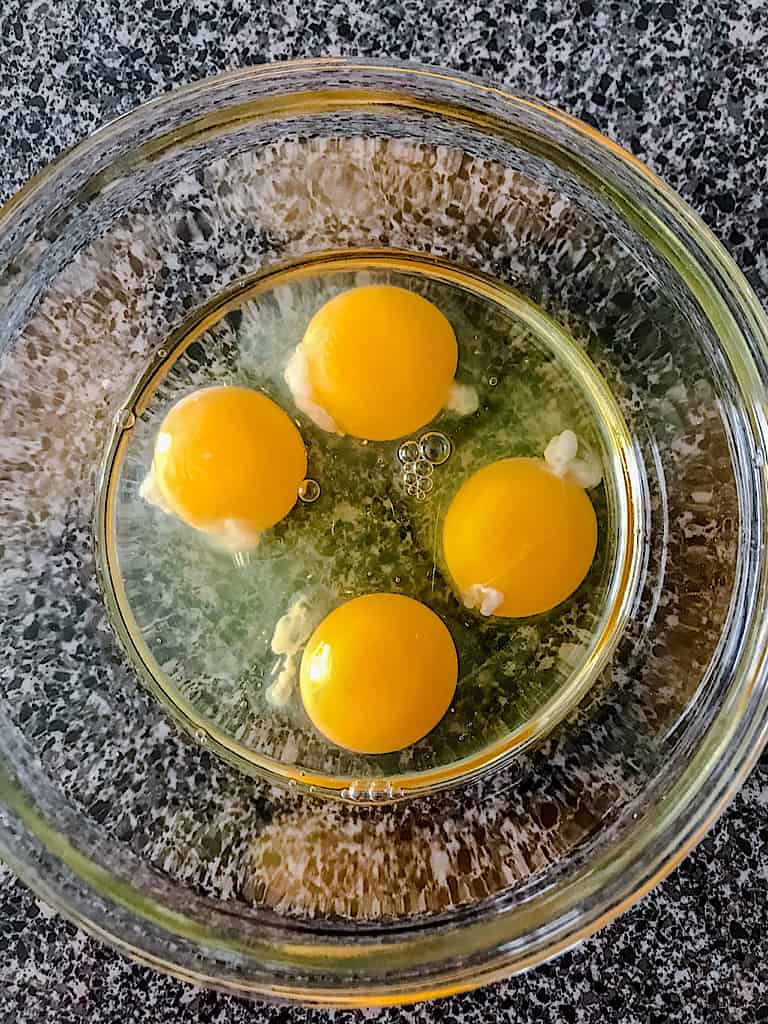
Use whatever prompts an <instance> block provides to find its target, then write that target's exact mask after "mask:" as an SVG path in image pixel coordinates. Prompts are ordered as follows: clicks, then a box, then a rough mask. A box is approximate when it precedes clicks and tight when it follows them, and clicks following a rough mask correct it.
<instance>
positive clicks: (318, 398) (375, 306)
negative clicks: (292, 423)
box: [289, 285, 458, 441]
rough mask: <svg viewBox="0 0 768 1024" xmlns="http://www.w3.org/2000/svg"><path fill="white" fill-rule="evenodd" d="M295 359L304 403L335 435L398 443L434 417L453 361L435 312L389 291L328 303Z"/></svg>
mask: <svg viewBox="0 0 768 1024" xmlns="http://www.w3.org/2000/svg"><path fill="white" fill-rule="evenodd" d="M300 355H301V357H302V359H303V361H304V366H305V368H306V386H307V388H308V394H307V395H305V396H303V397H304V398H305V399H308V400H309V401H310V402H311V403H312V404H313V405H314V406H315V407H319V409H320V410H321V411H322V412H324V413H325V414H327V416H328V417H330V419H331V420H332V423H333V428H335V429H336V430H337V431H338V432H340V433H345V434H351V435H352V436H353V437H359V438H363V439H366V440H370V441H389V440H393V439H394V438H398V437H403V436H404V435H406V434H409V433H411V432H413V431H415V430H418V429H419V428H420V427H423V426H424V425H425V424H426V423H429V422H430V420H432V419H434V418H435V416H436V415H437V414H438V412H439V411H440V410H441V409H442V408H443V407H444V406H445V405H446V402H447V401H448V398H449V393H450V391H451V386H452V385H453V377H454V374H455V373H456V364H457V361H458V349H457V345H456V336H455V334H454V333H453V328H452V327H451V325H450V323H449V322H448V320H447V319H446V318H445V317H444V316H443V314H442V313H441V312H440V310H439V309H438V308H437V307H436V306H434V305H433V304H432V303H431V302H428V301H427V299H424V298H422V297H421V296H420V295H416V294H415V293H414V292H409V291H406V289H404V288H397V287H394V286H392V285H367V286H364V287H361V288H353V289H351V290H350V291H346V292H342V293H341V294H340V295H337V296H336V297H335V298H333V299H331V300H330V302H327V303H326V304H325V305H324V306H323V307H322V308H321V309H320V310H318V312H317V313H316V314H315V315H314V316H313V318H312V320H311V321H310V323H309V326H308V327H307V330H306V333H305V335H304V338H303V340H302V343H301V346H300ZM289 383H290V381H289ZM292 390H294V395H295V397H296V398H297V401H299V396H298V395H297V394H296V389H295V388H293V387H292ZM305 411H307V410H305ZM310 415H311V413H310ZM317 421H318V422H319V420H317Z"/></svg>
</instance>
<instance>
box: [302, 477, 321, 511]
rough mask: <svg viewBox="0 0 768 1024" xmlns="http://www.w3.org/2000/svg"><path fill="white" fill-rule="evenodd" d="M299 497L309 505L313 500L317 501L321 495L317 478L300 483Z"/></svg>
mask: <svg viewBox="0 0 768 1024" xmlns="http://www.w3.org/2000/svg"><path fill="white" fill-rule="evenodd" d="M299 497H300V498H301V500H302V501H303V502H306V504H307V505H311V504H312V502H313V501H317V499H318V498H319V497H320V484H319V483H318V482H317V480H310V479H309V478H307V479H306V480H302V481H301V483H300V484H299Z"/></svg>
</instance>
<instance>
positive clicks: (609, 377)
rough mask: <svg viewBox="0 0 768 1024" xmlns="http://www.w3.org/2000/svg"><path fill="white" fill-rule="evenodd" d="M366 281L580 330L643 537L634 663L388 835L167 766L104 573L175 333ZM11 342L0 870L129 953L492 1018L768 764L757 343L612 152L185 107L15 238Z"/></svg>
mask: <svg viewBox="0 0 768 1024" xmlns="http://www.w3.org/2000/svg"><path fill="white" fill-rule="evenodd" d="M371 247H373V248H382V249H389V250H391V249H396V250H404V251H406V252H408V253H412V254H413V253H415V254H421V255H423V256H427V257H435V258H437V259H438V260H440V261H447V263H448V264H449V265H451V266H458V267H461V268H464V269H465V270H468V271H471V272H473V273H478V274H481V275H489V276H490V278H491V279H493V280H495V281H497V282H499V283H500V284H501V285H502V286H505V287H511V288H513V289H515V291H516V292H517V293H518V294H519V295H521V296H523V297H524V298H525V299H527V300H528V301H529V302H531V303H533V304H534V305H535V306H536V307H538V308H539V309H540V310H542V311H543V313H544V314H546V315H548V316H549V317H550V318H551V320H552V321H554V322H555V323H556V324H559V325H561V326H562V327H563V328H565V330H567V331H568V332H570V334H571V335H572V337H574V338H575V339H576V341H577V342H578V343H579V345H580V346H581V347H582V349H583V352H584V353H585V355H586V356H588V357H589V358H590V359H591V360H592V362H593V363H594V364H595V365H596V366H597V368H598V369H599V370H600V372H601V373H602V375H603V378H604V380H605V381H606V382H607V383H608V386H609V388H610V390H611V392H612V394H613V398H614V400H615V401H616V403H617V405H618V408H619V410H620V412H621V414H622V416H623V419H624V421H625V422H626V424H627V429H628V431H629V435H630V438H631V445H632V448H633V453H634V462H633V464H634V465H637V466H638V467H639V470H638V476H637V481H636V482H635V484H633V486H635V485H636V490H638V493H639V495H640V497H639V498H638V499H637V500H636V501H635V512H636V514H637V515H638V516H639V517H641V522H640V525H639V526H638V536H641V538H642V544H641V545H639V547H638V550H641V551H642V563H641V565H640V566H639V570H638V574H637V575H638V585H637V587H636V588H634V589H633V590H632V595H631V605H630V606H629V607H628V608H627V621H626V624H625V625H624V626H623V629H622V631H621V636H620V638H619V639H618V643H617V644H616V645H615V647H614V648H613V651H612V653H611V655H610V658H609V659H608V660H607V662H606V664H604V665H603V667H602V672H601V674H600V677H599V679H597V680H596V681H595V682H594V683H593V684H592V686H591V689H589V692H588V694H587V695H586V697H585V698H584V699H583V700H582V701H581V703H580V704H579V706H578V707H577V708H576V709H572V710H571V711H570V713H569V714H568V715H567V716H566V718H565V719H564V720H563V721H562V722H560V724H559V725H558V726H557V727H556V728H555V729H554V731H553V732H551V733H550V735H549V737H548V738H547V739H546V741H545V742H543V743H541V744H540V745H538V746H537V747H531V748H528V749H525V750H521V752H520V753H518V755H517V756H516V757H515V759H514V760H512V761H507V762H506V763H505V764H504V765H503V767H502V768H501V769H500V770H499V771H497V772H496V773H495V774H494V775H493V776H491V777H487V778H484V779H482V780H479V781H476V782H474V783H473V784H472V785H466V786H464V787H461V788H458V789H454V790H452V791H450V792H442V793H438V794H434V795H431V796H429V797H423V798H419V799H415V800H411V801H407V802H403V803H398V804H391V805H387V806H369V805H362V804H358V803H356V802H354V801H353V802H347V803H338V802H335V803H332V802H329V801H326V800H321V799H319V798H317V797H315V796H313V795H311V794H309V793H307V792H303V791H299V790H298V789H294V791H293V792H291V791H290V790H286V789H283V788H280V789H278V788H274V787H273V786H272V785H271V783H270V780H269V779H265V778H261V779H260V778H255V777H249V776H248V775H246V774H243V773H242V772H241V771H239V770H237V768H236V767H234V766H233V765H231V764H230V763H229V762H227V761H226V760H224V759H222V758H220V757H218V756H216V753H214V750H213V749H212V746H211V743H210V737H206V736H203V737H202V739H203V740H205V742H198V741H197V740H196V739H195V737H194V736H190V735H188V734H187V733H186V732H184V731H182V730H178V729H177V728H176V727H175V725H174V724H173V722H172V721H171V720H170V719H169V717H168V714H167V711H166V709H165V708H164V707H163V706H162V705H161V704H160V702H158V701H157V700H155V699H154V698H153V697H152V696H151V695H150V693H149V692H148V691H147V689H146V688H145V687H144V686H143V685H141V682H140V680H139V678H138V676H137V674H136V672H135V670H134V668H133V667H132V664H131V662H130V661H129V660H128V659H127V657H126V654H125V653H124V650H123V648H122V647H121V646H120V644H119V642H118V640H117V638H116V636H115V633H114V632H113V630H112V628H111V625H110V619H109V616H108V613H107V609H106V608H105V602H104V597H103V593H104V591H103V589H102V587H101V584H100V580H99V578H98V571H97V560H96V553H95V543H94V521H95V515H96V484H97V478H98V475H99V472H100V469H101V465H102V460H103V455H104V451H105V446H106V444H107V441H108V438H109V436H110V433H111V432H112V430H113V429H114V423H115V421H116V417H118V418H119V417H122V416H124V415H125V400H126V396H128V395H129V394H130V392H131V389H132V388H133V386H134V384H135V382H136V380H137V379H138V378H139V377H140V376H141V374H143V373H145V372H146V371H147V367H148V366H149V365H150V364H151V363H152V360H153V359H154V358H156V357H158V358H163V357H162V356H161V355H159V354H158V353H159V350H160V349H163V348H164V347H165V346H166V345H167V343H168V339H169V338H173V337H174V336H175V332H177V331H178V330H179V328H180V327H181V325H182V324H183V323H185V322H186V318H187V317H189V316H190V315H191V314H193V312H194V310H196V309H199V308H202V307H204V306H205V305H206V304H207V303H209V302H212V301H216V300H217V299H218V298H219V297H220V296H221V295H222V293H224V292H225V291H226V289H228V288H229V287H230V286H232V285H234V284H235V283H236V282H238V281H240V280H242V279H245V278H248V277H249V275H254V274H259V273H261V272H263V271H268V270H269V269H270V267H273V266H275V265H278V264H281V263H286V262H291V261H297V260H302V259H304V258H306V257H308V256H312V255H316V254H317V253H320V252H330V251H335V252H339V251H342V252H346V251H349V250H350V249H357V248H371ZM0 332H1V333H0V479H1V480H2V490H1V491H0V553H1V554H2V559H1V560H0V610H1V611H2V614H1V615H0V637H1V639H2V651H3V664H2V669H1V670H0V672H1V673H2V676H1V678H2V694H1V695H0V803H1V804H2V808H3V809H2V811H0V852H2V855H3V857H4V858H6V859H7V860H8V862H9V863H10V864H11V865H12V866H13V867H14V868H15V869H16V870H17V871H18V873H19V874H20V875H21V877H22V878H23V879H24V880H25V881H26V882H27V883H28V884H29V885H31V886H32V887H33V888H34V889H35V890H36V891H37V892H38V893H40V894H41V895H42V896H43V897H44V898H45V899H47V900H48V901H50V902H51V903H52V904H53V905H54V906H56V907H58V908H59V909H60V910H62V912H64V913H66V914H67V915H68V916H69V917H71V918H72V919H74V920H76V921H77V922H78V923H80V924H82V925H83V926H84V927H86V928H87V929H88V930H89V931H91V932H92V933H94V934H95V935H97V936H99V937H101V938H103V939H105V940H107V941H109V942H111V943H112V944H113V945H115V946H117V947H118V948H120V949H122V950H123V951H125V952H128V953H130V954H131V955H133V956H136V957H137V958H139V959H141V960H143V961H145V962H148V963H151V964H153V965H155V966H157V967H160V968H162V969H165V970H167V971H170V972H172V973H174V974H176V975H179V976H181V977H184V978H188V979H190V980H193V981H197V982H200V983H202V984H208V985H213V986H216V987H219V988H223V989H227V990H230V991H234V992H237V993H240V994H260V995H267V996H271V997H273V998H281V999H293V1000H298V1001H302V1002H305V1003H313V1004H317V1005H376V1004H386V1003H395V1002H402V1001H408V1000H415V999H423V998H428V997H431V996H436V995H440V994H445V993H448V992H455V991H459V990H462V989H466V988H470V987H472V986H475V985H479V984H482V983H484V982H487V981H490V980H492V979H494V978H498V977H501V976H504V975H507V974H510V973H512V972H515V971H519V970H522V969H524V968H526V967H528V966H530V965H532V964H534V963H536V962H538V961H540V960H542V959H544V958H546V957H549V956H552V955H554V954H555V953H557V952H558V951H560V950H562V949H564V948H566V947H567V946H569V945H571V944H573V943H574V942H576V941H578V940H579V939H580V938H582V937H583V936H585V935H587V934H589V933H590V932H592V931H594V930H595V929H596V928H598V927H600V925H602V924H603V923H605V922H606V921H608V920H610V919H611V918H612V917H614V916H615V915H616V914H618V913H620V912H621V911H622V910H623V909H624V908H626V907H627V906H629V905H630V904H631V903H632V902H633V901H634V900H636V899H638V898H639V897H640V896H641V895H642V894H643V893H644V892H646V891H647V890H648V888H650V886H652V885H653V884H654V883H655V882H656V881H658V879H659V878H661V877H662V876H663V875H664V874H665V873H666V872H667V871H669V870H670V869H671V868H672V867H673V866H674V865H675V864H676V863H677V861H678V860H679V859H680V858H681V857H682V856H683V855H684V854H685V853H686V851H687V850H689V849H690V848H691V846H692V845H693V844H694V843H695V842H696V841H697V840H698V839H699V838H700V837H701V835H702V834H703V832H704V831H705V830H706V828H707V827H708V826H709V825H710V824H711V823H712V821H713V820H714V818H715V817H716V816H717V814H719V813H720V811H721V810H722V809H723V807H724V805H725V804H726V802H727V801H728V799H729V798H730V797H731V796H732V795H733V793H734V791H735V789H736V787H737V786H738V785H739V783H740V782H741V781H742V780H743V778H744V776H745V774H746V772H747V771H748V770H749V768H750V766H751V765H752V764H753V763H754V761H755V759H756V758H757V756H758V754H759V752H760V749H761V747H762V745H763V744H764V742H765V740H766V730H767V729H768V690H767V686H766V669H765V665H764V660H765V654H764V652H765V649H766V631H768V617H767V616H766V557H765V552H764V537H765V515H766V466H765V451H766V435H767V431H768V428H767V426H766V415H765V413H766V403H765V385H766V380H768V367H767V366H766V351H767V348H766V340H767V339H768V326H767V325H766V321H765V318H764V317H763V314H762V313H761V311H760V309H759V307H758V305H757V302H756V300H755V298H754V296H753V295H752V293H751V292H750V290H749V288H748V286H747V285H746V283H745V281H744V280H743V278H742V277H741V275H740V274H739V272H738V270H737V269H736V267H735V266H734V265H733V263H732V262H731V261H730V259H729V258H728V256H727V255H726V254H725V252H724V251H723V250H722V248H721V247H720V245H719V244H718V243H717V242H716V241H715V239H714V238H713V237H712V236H711V235H710V234H709V232H708V231H707V230H706V229H705V228H704V226H703V225H702V224H701V223H700V222H699V220H698V219H697V218H696V217H695V216H694V215H693V214H692V213H691V211H690V210H689V209H688V208H687V207H686V206H685V205H684V204H683V203H682V202H681V201H680V199H679V198H678V197H676V196H675V195H674V194H673V193H672V192H670V191H669V190H668V189H667V188H665V186H664V185H663V184H662V183H661V182H660V181H658V179H656V178H655V177H654V176H653V175H652V174H651V173H650V172H649V171H648V170H647V169H645V168H644V167H643V166H642V165H641V164H639V163H638V162H637V161H636V160H634V159H633V158H632V157H630V156H629V155H628V154H627V153H625V152H624V151H623V150H621V149H620V148H619V147H617V146H615V145H614V144H613V143H611V142H609V141H608V140H606V139H604V138H602V137H601V136H600V135H598V134H597V133H596V132H594V131H593V130H592V129H590V128H588V127H586V126H584V125H581V124H579V123H578V122H575V121H573V120H572V119H571V118H569V117H567V116H566V115H564V114H561V113H560V112H558V111H556V110H554V109H552V108H550V107H548V106H546V105H545V104H542V103H540V102H537V101H534V100H530V99H527V98H523V97H516V96H510V95H508V94H505V93H503V92H501V91H499V90H496V89H493V88H490V87H487V86H484V85H482V84H481V83H478V82H473V81H471V80H469V79H466V78H461V77H459V76H456V75H452V74H448V73H445V72H440V71H437V70H432V69H428V68H420V67H390V66H387V65H385V64H375V63H361V62H355V61H344V60H337V59H332V60H317V61H308V62H300V63H291V64H281V65H276V66H270V67H261V68H256V69H252V70H248V71H244V72H237V73H233V74H229V75H225V76H223V77H221V78H218V79H214V80H211V81H208V82H203V83H200V84H199V85H194V86H191V87H189V88H187V89H183V90H181V91H179V92H176V93H172V94H170V95H168V96H166V97H163V98H162V99H160V100H158V101H156V102H154V103H150V104H148V105H146V106H144V107H142V108H140V109H139V110H137V111H135V112H134V113H132V114H130V115H128V116H127V117H123V118H121V119H119V120H118V121H116V122H115V123H114V124H112V125H110V126H108V127H107V128H105V129H103V130H102V131H101V132H98V133H97V134H96V135H94V136H93V138H91V139H90V140H88V141H87V142H85V143H84V144H83V145H81V146H79V147H78V148H77V149H75V150H73V151H72V152H70V153H68V154H67V155H65V156H64V157H63V158H62V159H61V160H60V161H59V162H58V163H56V164H55V165H53V166H52V167H51V168H49V169H48V170H46V171H45V172H43V174H42V175H40V176H39V177H38V178H36V179H35V180H33V181H32V182H31V183H30V184H29V185H28V186H27V187H26V189H24V190H23V191H22V192H21V193H20V194H19V195H18V196H16V197H15V198H14V199H12V200H11V202H10V203H9V204H8V205H7V206H6V207H5V208H4V209H3V210H2V211H1V212H0ZM542 731H546V730H545V729H543V730H542ZM262 767H263V766H262ZM278 774H279V773H278ZM294 781H295V780H294ZM304 781H306V780H304Z"/></svg>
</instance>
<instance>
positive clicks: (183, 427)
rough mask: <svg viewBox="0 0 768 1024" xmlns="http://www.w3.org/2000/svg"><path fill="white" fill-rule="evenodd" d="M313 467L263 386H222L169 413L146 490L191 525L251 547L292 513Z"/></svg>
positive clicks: (235, 544)
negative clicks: (308, 471)
mask: <svg viewBox="0 0 768 1024" xmlns="http://www.w3.org/2000/svg"><path fill="white" fill-rule="evenodd" d="M306 472H307V456H306V451H305V449H304V442H303V441H302V439H301V435H300V434H299V431H298V430H297V428H296V426H295V424H294V423H293V422H292V421H291V420H290V418H289V417H288V415H287V414H286V413H285V412H283V410H282V409H281V408H280V407H279V406H277V405H275V403H274V402H273V401H272V400H271V399H269V398H267V396H266V395H263V394H261V392H259V391H253V390H251V389H250V388H244V387H230V386H220V387H212V388H205V389H203V390H201V391H196V392H195V393H194V394H191V395H187V396H186V397H185V398H183V399H182V400H181V401H180V402H178V403H177V404H176V405H174V406H173V408H172V409H171V410H170V412H169V413H168V414H167V416H166V417H165V419H164V420H163V423H162V425H161V427H160V430H159V432H158V435H157V440H156V442H155V451H154V457H153V461H152V470H151V473H150V476H149V478H148V481H147V483H145V487H144V489H143V491H144V493H145V495H146V496H147V497H148V498H149V499H150V500H152V499H153V497H154V499H155V500H156V504H158V505H160V506H161V507H163V508H164V509H165V510H166V511H168V512H171V513H172V514H174V515H176V516H178V518H179V519H182V520H183V521H184V522H185V523H187V524H189V526H193V527H195V529H197V530H203V531H205V532H206V533H209V534H211V535H213V536H215V537H218V538H219V539H221V540H222V541H223V542H225V543H226V544H227V545H228V546H231V547H241V548H247V547H248V546H249V545H253V544H255V543H257V542H258V538H259V535H260V533H261V532H262V531H263V530H266V529H268V528H269V527H270V526H274V525H275V523H277V522H279V521H280V520H281V519H283V518H284V516H286V515H287V514H288V513H289V512H290V510H291V509H292V508H293V506H294V504H295V503H296V500H297V497H298V488H299V484H300V483H301V481H302V480H303V479H304V477H305V476H306Z"/></svg>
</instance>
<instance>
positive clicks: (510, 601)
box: [443, 458, 597, 618]
mask: <svg viewBox="0 0 768 1024" xmlns="http://www.w3.org/2000/svg"><path fill="white" fill-rule="evenodd" d="M596 547H597V519H596V516H595V510H594V508H593V507H592V502H591V501H590V500H589V498H588V497H587V494H586V492H585V490H584V488H583V487H581V486H580V485H579V484H578V483H577V482H576V481H575V480H574V479H573V478H572V477H571V476H569V475H568V474H565V475H558V474H557V473H555V472H553V471H552V469H550V468H549V466H548V465H547V463H546V462H544V461H543V460H541V459H525V458H514V459H502V460H501V461H500V462H493V463H491V464H490V465H488V466H484V467H483V468H482V469H480V470H478V471H477V472H476V473H475V474H474V475H473V476H471V477H470V478H469V479H468V480H467V481H466V482H465V483H464V484H463V485H462V486H461V488H460V489H459V491H458V492H457V493H456V495H455V497H454V498H453V500H452V501H451V504H450V505H449V507H448V511H447V513H446V516H445V521H444V524H443V555H444V558H445V564H446V567H447V569H448V572H449V574H450V576H451V577H452V579H453V582H454V584H455V586H456V589H457V590H458V591H459V593H460V595H461V598H462V600H463V602H464V604H465V605H466V606H467V607H469V608H477V609H478V610H479V611H480V612H481V614H483V615H499V616H507V617H513V618H517V617H523V616H527V615H536V614H538V613H539V612H545V611H548V610H549V609H550V608H554V607H555V606H556V605H558V604H560V603H561V602H562V601H564V600H565V599H566V598H567V597H569V596H570V595H571V594H572V593H573V592H574V591H575V590H576V589H577V587H578V586H579V584H580V583H581V582H582V580H583V579H584V577H585V576H586V575H587V572H588V571H589V567H590V566H591V564H592V561H593V559H594V557H595V550H596Z"/></svg>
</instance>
